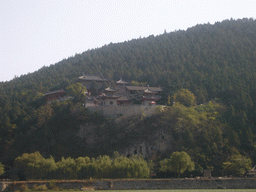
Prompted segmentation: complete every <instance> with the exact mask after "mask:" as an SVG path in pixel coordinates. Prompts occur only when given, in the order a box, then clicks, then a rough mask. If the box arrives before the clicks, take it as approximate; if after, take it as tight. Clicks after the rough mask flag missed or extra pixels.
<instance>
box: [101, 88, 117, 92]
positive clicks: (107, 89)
mask: <svg viewBox="0 0 256 192" xmlns="http://www.w3.org/2000/svg"><path fill="white" fill-rule="evenodd" d="M104 91H108V92H117V90H115V89H112V88H111V87H108V88H106V89H105V90H104Z"/></svg>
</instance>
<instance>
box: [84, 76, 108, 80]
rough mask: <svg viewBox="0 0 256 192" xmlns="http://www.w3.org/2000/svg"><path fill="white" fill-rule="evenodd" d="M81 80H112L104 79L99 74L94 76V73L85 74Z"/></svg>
mask: <svg viewBox="0 0 256 192" xmlns="http://www.w3.org/2000/svg"><path fill="white" fill-rule="evenodd" d="M79 80H84V81H86V80H87V81H110V80H108V79H103V78H101V77H99V76H94V75H83V76H81V77H79Z"/></svg>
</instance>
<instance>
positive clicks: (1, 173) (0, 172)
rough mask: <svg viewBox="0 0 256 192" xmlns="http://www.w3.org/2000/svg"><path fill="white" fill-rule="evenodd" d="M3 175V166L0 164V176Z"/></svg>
mask: <svg viewBox="0 0 256 192" xmlns="http://www.w3.org/2000/svg"><path fill="white" fill-rule="evenodd" d="M3 174H4V165H3V164H2V163H1V162H0V175H3Z"/></svg>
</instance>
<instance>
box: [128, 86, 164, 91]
mask: <svg viewBox="0 0 256 192" xmlns="http://www.w3.org/2000/svg"><path fill="white" fill-rule="evenodd" d="M126 88H127V89H128V90H130V91H146V90H147V89H150V90H151V91H154V92H161V91H163V90H162V88H161V87H141V86H126Z"/></svg>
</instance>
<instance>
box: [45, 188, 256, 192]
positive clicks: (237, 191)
mask: <svg viewBox="0 0 256 192" xmlns="http://www.w3.org/2000/svg"><path fill="white" fill-rule="evenodd" d="M255 191H256V189H164V190H160V189H156V190H153V189H152V190H95V191H94V192H255ZM48 192H49V191H48ZM50 192H59V191H50ZM61 192H70V191H69V190H62V191H61ZM85 192H93V191H91V190H89V191H85Z"/></svg>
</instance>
